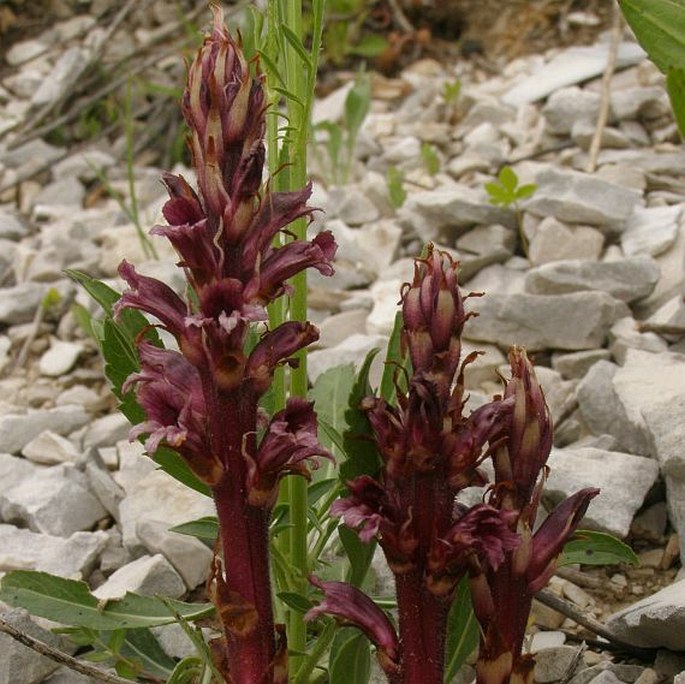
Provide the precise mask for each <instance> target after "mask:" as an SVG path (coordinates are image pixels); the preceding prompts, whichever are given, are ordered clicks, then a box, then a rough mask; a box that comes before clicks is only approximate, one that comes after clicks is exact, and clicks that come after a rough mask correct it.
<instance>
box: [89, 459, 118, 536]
mask: <svg viewBox="0 0 685 684" xmlns="http://www.w3.org/2000/svg"><path fill="white" fill-rule="evenodd" d="M85 472H86V477H87V478H88V486H89V487H90V490H91V491H92V492H93V494H95V496H96V497H97V499H98V501H99V502H100V503H101V504H102V505H103V507H104V508H105V510H106V511H107V512H108V513H109V514H110V515H111V516H112V517H113V518H114V519H115V520H116V521H117V522H120V516H119V505H120V504H121V502H122V501H123V500H124V497H125V496H126V494H125V492H124V490H123V488H122V487H121V486H120V485H119V484H117V482H116V480H115V479H114V478H113V477H112V476H111V475H110V473H109V472H108V470H107V467H106V465H105V463H104V462H103V459H102V457H101V456H100V455H99V452H98V451H91V452H90V456H89V461H88V463H86V471H85Z"/></svg>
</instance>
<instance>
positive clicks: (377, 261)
mask: <svg viewBox="0 0 685 684" xmlns="http://www.w3.org/2000/svg"><path fill="white" fill-rule="evenodd" d="M401 239H402V229H401V228H400V227H399V226H398V225H397V224H396V223H395V221H393V220H390V219H381V220H380V221H376V222H374V223H371V224H369V225H366V226H364V227H363V228H362V229H361V230H359V231H357V235H356V244H357V247H358V249H359V252H360V257H361V259H362V261H363V262H364V265H365V266H366V267H367V268H368V269H369V270H370V271H372V272H373V273H380V272H381V271H382V270H383V269H384V268H387V267H388V266H389V265H390V264H391V263H392V262H393V261H394V260H395V258H396V256H397V253H398V251H399V247H400V241H401Z"/></svg>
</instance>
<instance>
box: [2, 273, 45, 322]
mask: <svg viewBox="0 0 685 684" xmlns="http://www.w3.org/2000/svg"><path fill="white" fill-rule="evenodd" d="M47 291H48V287H47V286H46V285H39V284H38V283H30V282H27V283H20V284H19V285H14V286H12V287H5V288H2V289H1V290H0V323H5V324H8V325H16V324H18V323H28V322H29V321H32V320H33V317H34V316H35V315H36V309H37V308H38V307H39V306H40V303H41V302H42V301H43V297H45V295H46V293H47Z"/></svg>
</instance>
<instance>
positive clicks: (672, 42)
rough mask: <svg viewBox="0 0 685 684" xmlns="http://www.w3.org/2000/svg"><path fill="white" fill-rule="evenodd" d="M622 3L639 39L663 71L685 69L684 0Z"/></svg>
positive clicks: (625, 0) (630, 0) (621, 1)
mask: <svg viewBox="0 0 685 684" xmlns="http://www.w3.org/2000/svg"><path fill="white" fill-rule="evenodd" d="M620 6H621V10H622V12H623V16H625V18H626V21H627V22H628V24H630V28H632V29H633V31H634V33H635V36H636V37H637V40H638V42H639V43H640V45H642V47H643V48H644V49H645V51H646V52H647V54H648V55H649V58H650V59H651V60H652V61H653V62H654V63H655V64H656V65H657V67H658V68H659V70H660V71H662V72H663V73H664V74H665V73H667V72H668V70H669V68H671V67H678V68H680V69H685V20H684V19H683V16H685V2H683V0H620Z"/></svg>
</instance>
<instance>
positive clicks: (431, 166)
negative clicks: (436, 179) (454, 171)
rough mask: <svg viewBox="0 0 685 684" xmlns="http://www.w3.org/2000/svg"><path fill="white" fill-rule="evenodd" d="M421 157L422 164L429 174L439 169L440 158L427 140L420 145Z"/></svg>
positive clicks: (433, 173) (432, 174)
mask: <svg viewBox="0 0 685 684" xmlns="http://www.w3.org/2000/svg"><path fill="white" fill-rule="evenodd" d="M421 157H422V158H423V165H424V166H425V167H426V171H428V173H429V174H430V175H431V176H434V175H435V174H436V173H437V172H438V171H440V158H439V157H438V154H437V152H436V151H435V148H434V147H433V145H431V144H430V143H427V142H425V143H423V144H422V145H421Z"/></svg>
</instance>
